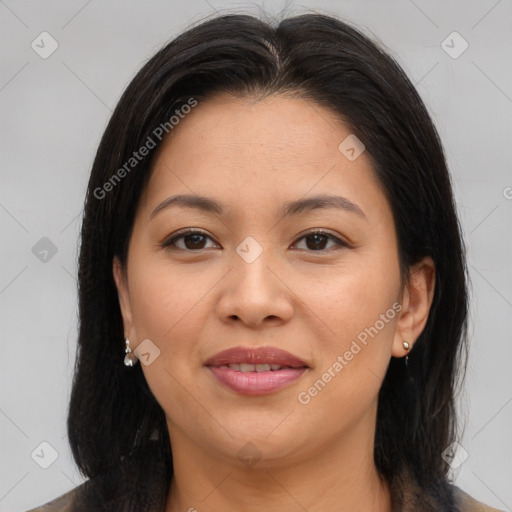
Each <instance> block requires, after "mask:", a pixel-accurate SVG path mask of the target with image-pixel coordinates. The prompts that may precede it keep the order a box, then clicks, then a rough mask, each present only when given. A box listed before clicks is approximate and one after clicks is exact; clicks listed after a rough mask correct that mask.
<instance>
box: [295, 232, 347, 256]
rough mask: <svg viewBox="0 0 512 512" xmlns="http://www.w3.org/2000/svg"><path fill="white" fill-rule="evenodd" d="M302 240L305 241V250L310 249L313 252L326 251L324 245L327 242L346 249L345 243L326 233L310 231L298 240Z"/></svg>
mask: <svg viewBox="0 0 512 512" xmlns="http://www.w3.org/2000/svg"><path fill="white" fill-rule="evenodd" d="M303 239H304V240H306V249H310V250H312V251H314V252H319V251H324V250H326V247H325V245H326V243H327V242H328V241H332V242H334V244H335V245H337V246H341V247H348V244H347V243H346V242H343V241H342V240H340V239H339V238H337V237H335V236H334V235H333V234H331V233H328V232H326V231H311V232H309V233H306V234H305V235H304V236H302V237H301V238H299V240H303Z"/></svg>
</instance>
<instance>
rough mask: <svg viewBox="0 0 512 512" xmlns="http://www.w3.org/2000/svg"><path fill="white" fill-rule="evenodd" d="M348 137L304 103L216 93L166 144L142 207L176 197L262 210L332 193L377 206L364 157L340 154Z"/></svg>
mask: <svg viewBox="0 0 512 512" xmlns="http://www.w3.org/2000/svg"><path fill="white" fill-rule="evenodd" d="M351 137H354V135H353V134H352V133H351V129H350V128H349V127H348V126H347V125H346V124H344V123H343V122H342V121H341V119H340V118H339V116H337V115H336V114H335V113H334V112H332V111H330V110H329V109H326V108H325V107H322V106H320V105H318V104H317V103H315V102H313V101H312V100H309V99H303V98H290V97H286V96H282V95H273V96H269V97H266V98H264V99H257V98H254V97H244V98H239V97H234V96H232V95H230V94H227V93H222V94H218V95H216V96H214V97H213V98H211V99H208V100H206V101H201V102H199V103H198V105H197V106H196V107H195V108H194V109H193V110H192V111H191V112H190V113H189V114H187V115H185V116H183V118H182V119H180V121H179V123H178V124H177V125H176V126H175V127H174V128H173V130H172V131H171V133H170V134H169V136H167V138H166V139H164V141H163V143H162V145H161V147H160V148H159V150H158V154H157V155H156V158H155V161H154V164H153V169H152V175H151V178H150V180H149V184H148V187H147V190H146V191H145V199H144V201H143V202H144V203H146V202H147V203H149V205H151V204H154V203H155V202H156V201H157V200H163V199H165V197H166V196H168V195H170V194H171V193H177V192H179V193H188V194H190V193H192V194H194V193H195V194H198V195H209V196H211V195H212V194H213V195H217V196H218V195H221V196H223V197H225V198H227V202H228V203H229V202H231V203H236V202H243V203H244V204H246V205H250V204H251V202H252V201H254V202H258V203H259V204H260V205H265V204H266V205H268V204H269V203H273V202H275V201H277V200H279V201H281V200H282V201H285V200H288V201H289V200H291V199H297V198H298V197H301V196H304V195H305V194H308V191H310V192H311V193H313V192H314V193H316V194H325V193H329V192H332V191H333V190H336V191H337V192H339V193H342V194H343V195H345V196H346V197H348V196H353V197H355V196H360V195H361V194H365V195H366V196H367V200H368V201H373V202H374V203H375V202H379V201H382V200H383V194H382V192H381V190H380V187H379V184H378V183H377V181H376V179H375V176H374V172H373V168H372V165H371V159H370V158H369V156H368V155H366V154H365V152H364V151H363V152H362V154H361V155H360V156H359V157H357V158H356V159H354V160H351V159H349V158H347V156H346V154H344V153H343V152H342V151H341V150H340V144H342V147H343V143H344V141H346V140H351V139H350V138H351ZM363 202H364V201H363Z"/></svg>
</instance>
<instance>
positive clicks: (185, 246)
mask: <svg viewBox="0 0 512 512" xmlns="http://www.w3.org/2000/svg"><path fill="white" fill-rule="evenodd" d="M208 238H210V237H209V236H208V235H207V234H206V233H203V232H202V231H185V232H182V233H180V234H179V235H176V236H173V237H172V238H170V239H169V240H166V241H165V242H163V243H162V245H161V246H162V247H164V248H172V249H181V250H184V251H194V250H202V249H206V248H207V247H205V243H206V241H207V239H208ZM210 240H211V238H210ZM178 241H180V242H181V241H182V243H181V245H178V243H177V242H178Z"/></svg>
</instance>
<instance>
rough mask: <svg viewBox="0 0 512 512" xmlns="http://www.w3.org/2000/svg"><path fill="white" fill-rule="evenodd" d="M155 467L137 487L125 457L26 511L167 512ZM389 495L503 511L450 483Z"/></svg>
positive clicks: (412, 502)
mask: <svg viewBox="0 0 512 512" xmlns="http://www.w3.org/2000/svg"><path fill="white" fill-rule="evenodd" d="M156 446H157V445H155V447H156ZM150 449H152V448H146V451H145V456H146V459H150V460H158V459H159V457H158V455H159V451H158V450H157V449H156V448H155V452H150V453H148V450H150ZM156 468H157V469H156V470H155V471H154V472H148V471H146V470H144V471H142V473H143V474H144V475H152V476H151V477H150V478H147V477H145V479H144V481H143V482H140V483H139V484H137V483H135V484H134V480H135V477H136V475H137V474H138V473H139V472H140V471H139V469H141V464H140V461H136V460H131V458H130V457H126V458H125V459H124V461H122V462H121V463H120V464H119V465H118V466H116V467H114V468H112V469H110V470H108V471H105V472H104V473H102V474H100V475H98V476H96V477H94V478H92V479H89V480H87V481H86V482H84V483H82V484H81V485H79V486H78V487H75V488H74V489H72V490H70V491H68V492H67V493H65V494H63V495H61V496H59V497H58V498H56V499H55V500H53V501H50V502H48V503H46V504H45V505H42V506H40V507H37V508H33V509H31V510H29V511H27V512H107V511H108V512H117V511H119V512H125V511H130V512H132V511H133V512H164V509H165V499H166V497H167V489H168V483H169V482H168V480H169V479H168V478H167V477H166V473H165V470H164V469H163V466H162V465H157V466H156ZM390 492H391V496H392V503H393V512H500V511H499V510H498V509H495V508H491V507H488V506H486V505H483V504H482V503H479V502H477V501H476V500H474V499H473V498H471V497H470V496H469V495H468V494H466V493H465V492H463V491H462V490H461V489H459V488H458V487H455V486H450V485H448V484H445V485H440V486H438V487H437V488H436V487H435V486H434V487H433V489H431V491H430V492H429V493H425V492H424V491H422V490H421V489H420V487H419V486H418V485H417V484H416V482H415V481H414V480H413V479H412V478H411V477H409V476H406V475H399V476H397V477H395V478H394V480H393V482H392V483H391V485H390ZM137 503H138V504H137Z"/></svg>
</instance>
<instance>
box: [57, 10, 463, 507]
mask: <svg viewBox="0 0 512 512" xmlns="http://www.w3.org/2000/svg"><path fill="white" fill-rule="evenodd" d="M220 91H223V92H230V93H232V94H234V95H237V96H240V97H242V96H252V97H263V96H265V95H269V94H288V95H293V96H296V97H302V98H306V99H309V100H311V101H312V102H316V103H317V104H319V105H322V106H324V107H326V108H328V109H330V110H331V111H332V112H334V113H336V114H337V115H338V116H339V118H340V120H343V121H344V122H345V123H347V124H348V126H349V127H350V129H351V131H352V132H353V133H354V134H356V135H357V137H358V138H359V139H361V140H362V141H363V142H364V144H365V146H366V150H367V152H368V154H369V156H370V157H371V159H372V161H373V164H374V170H375V173H376V176H377V179H378V181H379V183H380V185H381V187H382V190H383V192H384V193H385V195H386V197H387V199H388V200H389V203H390V205H391V208H392V211H393V215H394V221H395V227H396V232H397V236H398V242H399V257H400V263H401V268H402V269H403V271H404V275H405V277H407V269H408V268H409V267H410V266H411V265H413V264H414V263H415V262H418V261H419V260H420V259H421V258H423V257H424V256H431V257H432V259H433V261H434V263H435V266H436V283H435V295H434V299H433V304H432V307H431V311H430V315H429V318H428V323H427V325H426V327H425V329H424V331H423V333H422V334H421V336H420V337H419V339H418V340H417V342H416V343H415V345H414V349H413V350H412V351H411V353H410V355H409V365H408V367H407V368H406V367H405V366H404V361H403V360H402V359H394V358H392V359H391V362H390V365H389V368H388V371H387V374H386V376H385V379H384V383H383V386H382V388H381V391H380V394H379V405H378V415H377V428H376V437H375V450H374V458H375V463H376V466H377V468H378V470H379V472H380V474H381V475H382V476H383V478H385V479H386V480H387V481H388V482H390V483H391V482H393V479H394V478H397V477H398V475H400V474H403V472H404V471H406V472H409V473H410V474H411V475H413V476H414V478H415V479H416V480H417V482H418V483H419V485H420V487H421V488H423V489H424V490H425V491H427V490H428V489H429V488H432V487H433V486H434V487H436V489H437V488H439V489H441V490H443V489H444V490H445V491H446V492H447V493H448V492H449V490H448V489H449V486H448V485H447V472H448V465H447V463H446V462H445V460H444V459H443V458H442V457H441V453H442V452H443V450H444V449H445V448H446V447H447V446H448V445H449V444H450V443H451V442H452V441H453V440H454V435H455V426H456V423H455V410H454V387H455V384H456V382H457V380H456V377H457V375H458V373H457V369H458V368H459V367H460V368H462V367H463V366H464V365H463V360H464V357H463V356H464V355H465V350H463V349H464V348H465V339H466V337H465V334H466V316H467V289H466V274H467V272H466V263H465V258H464V250H463V243H462V239H461V234H460V227H459V223H458V219H457V215H456V209H455V205H454V199H453V195H452V188H451V183H450V177H449V174H448V170H447V165H446V161H445V156H444V153H443V148H442V145H441V143H440V140H439V137H438V134H437V132H436V129H435V127H434V125H433V123H432V121H431V119H430V117H429V114H428V113H427V110H426V108H425V106H424V104H423V102H422V100H421V99H420V97H419V95H418V93H417V91H416V90H415V88H414V87H413V85H412V84H411V82H410V81H409V79H408V78H407V77H406V75H405V74H404V72H403V70H402V69H401V67H400V66H399V65H398V64H397V63H396V62H395V60H393V58H391V57H390V56H389V55H388V53H387V52H385V51H384V50H382V49H381V48H380V47H379V46H378V45H377V44H375V43H374V42H372V41H371V40H370V39H369V38H367V37H366V36H365V35H363V34H362V33H361V32H360V31H358V30H356V29H354V28H353V27H351V26H350V25H348V24H346V23H344V22H342V21H340V20H338V19H336V18H334V17H331V16H326V15H320V14H305V15H301V16H296V17H291V18H288V19H284V20H282V21H280V22H279V23H278V24H275V26H274V24H273V23H267V22H264V21H262V20H260V19H258V18H255V17H252V16H247V15H224V16H217V17H215V18H213V19H209V20H207V21H203V22H202V23H200V24H198V25H197V26H194V27H192V28H191V29H189V30H187V31H186V32H184V33H183V34H181V35H179V36H178V37H177V38H175V39H174V40H173V41H171V42H170V43H169V44H167V45H166V46H165V47H163V48H162V49H161V50H160V51H158V53H157V54H156V55H154V56H153V57H152V58H151V59H150V60H149V61H148V62H147V63H146V64H145V65H144V66H143V67H142V69H141V70H140V71H139V72H138V74H137V75H136V76H135V78H134V79H133V80H132V81H131V83H130V84H129V85H128V87H127V89H126V91H125V92H124V94H123V95H122V97H121V99H120V101H119V103H118V105H117V107H116V109H115V111H114V113H113V115H112V118H111V119H110V122H109V124H108V126H107V128H106V130H105V133H104V135H103V137H102V140H101V143H100V145H99V148H98V151H97V154H96V158H95V160H94V164H93V167H92V171H91V175H90V180H89V185H88V192H87V197H86V202H85V211H84V217H83V225H82V233H81V248H80V258H79V338H78V352H77V359H76V367H75V375H74V379H73V388H72V393H71V399H70V406H69V416H68V424H67V427H68V436H69V442H70V446H71V449H72V453H73V457H74V459H75V461H76V464H77V466H78V468H79V470H80V471H81V473H82V474H83V475H85V476H87V477H89V478H91V479H92V478H95V477H97V479H98V478H100V476H99V475H101V474H102V473H104V472H105V471H106V470H107V469H108V468H111V467H116V466H118V465H119V464H120V463H121V461H122V460H128V459H127V456H128V455H130V456H131V457H130V461H135V462H131V463H130V464H132V465H131V466H130V469H129V471H128V472H127V473H126V475H130V476H129V478H130V479H131V481H130V483H129V486H128V487H129V488H131V489H133V490H134V491H136V493H134V494H133V496H132V497H131V498H130V500H132V501H130V503H133V505H132V506H133V508H130V510H145V508H144V505H143V503H145V502H146V501H147V500H148V499H149V498H148V497H149V496H153V499H156V500H161V501H158V503H160V506H162V504H164V503H165V497H166V494H167V491H168V484H169V482H170V480H171V477H172V471H173V468H172V452H171V446H170V443H169V437H168V432H167V426H166V421H165V416H164V413H163V410H162V408H161V406H160V405H159V404H158V402H157V401H156V399H155V398H154V396H153V395H152V393H151V391H150V389H149V388H148V385H147V383H146V380H145V378H144V375H143V372H142V369H141V366H140V364H139V365H137V366H136V367H134V368H130V369H127V368H126V367H125V366H124V365H123V355H124V338H123V324H122V319H121V314H120V309H119V303H118V297H117V290H116V287H115V283H114V281H113V278H112V259H113V257H114V256H115V255H117V256H118V257H119V258H120V260H121V262H122V263H124V262H125V260H126V255H127V247H128V242H129V239H130V235H131V230H132V225H133V221H134V216H135V213H136V211H137V206H138V201H139V198H140V196H141V193H142V191H143V190H144V187H145V186H146V184H147V182H148V180H149V176H150V172H151V166H152V158H151V156H148V157H147V158H145V159H142V160H141V161H140V162H137V165H135V166H133V168H132V167H130V170H129V172H126V173H122V174H123V177H122V180H119V182H117V181H116V182H115V183H114V182H112V177H113V175H114V174H115V173H117V172H118V170H119V169H121V168H122V167H123V166H124V165H125V164H126V162H128V161H129V160H130V158H132V157H133V152H134V151H136V150H138V149H139V148H140V147H142V146H143V145H144V144H146V143H147V140H148V137H152V139H153V140H154V139H155V135H154V134H155V128H156V127H158V126H160V125H163V124H164V123H166V122H168V121H169V119H170V117H171V116H172V115H173V113H174V112H175V111H176V109H179V108H180V107H181V106H183V105H185V104H187V102H189V101H190V99H191V98H194V99H195V100H196V101H197V102H198V105H199V106H198V107H197V108H201V101H202V100H204V99H206V98H208V97H211V96H212V95H213V94H214V93H215V92H220ZM177 129H179V128H177ZM158 145H159V141H157V144H156V146H157V147H158ZM151 151H152V152H153V153H152V154H154V153H155V152H156V149H152V150H151ZM125 169H126V167H125ZM118 176H119V174H118ZM109 180H111V181H110V182H111V183H112V186H111V187H107V188H108V191H106V188H105V187H104V185H105V183H106V182H108V181H109ZM99 190H103V192H98V191H99ZM126 475H125V476H124V477H123V478H125V479H126V478H128V477H127V476H126ZM149 475H152V476H151V477H150V476H149ZM153 475H157V476H153ZM150 479H153V480H154V482H159V483H158V485H159V487H155V486H156V485H157V484H156V483H155V484H154V486H153V487H151V488H150V486H149V482H148V480H150ZM111 485H112V482H109V483H106V484H105V493H106V494H105V496H107V495H109V496H110V497H111V496H112V493H114V490H113V489H111ZM120 488H121V487H119V489H120ZM155 489H158V490H157V491H155ZM119 492H120V491H119ZM123 492H124V491H123ZM443 492H444V491H443ZM155 496H157V497H156V498H155ZM103 499H104V502H106V500H107V498H106V497H105V498H103ZM111 499H112V498H111Z"/></svg>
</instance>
